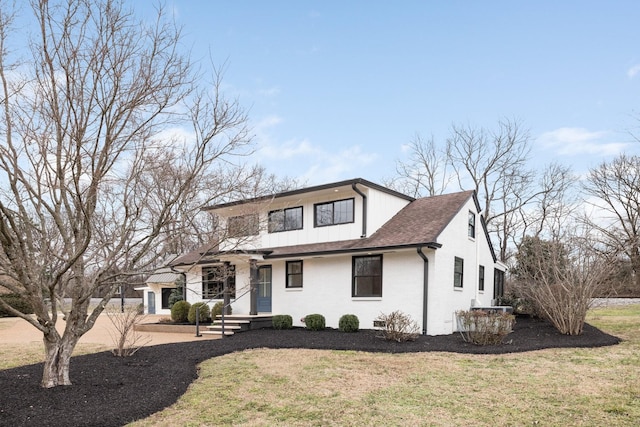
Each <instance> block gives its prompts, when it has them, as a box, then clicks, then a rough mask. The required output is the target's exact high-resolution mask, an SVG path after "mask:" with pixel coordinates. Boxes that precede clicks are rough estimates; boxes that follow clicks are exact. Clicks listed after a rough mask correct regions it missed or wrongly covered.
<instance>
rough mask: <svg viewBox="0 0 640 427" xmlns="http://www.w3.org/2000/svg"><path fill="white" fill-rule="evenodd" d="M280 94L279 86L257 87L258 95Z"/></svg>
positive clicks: (270, 95)
mask: <svg viewBox="0 0 640 427" xmlns="http://www.w3.org/2000/svg"><path fill="white" fill-rule="evenodd" d="M279 94H280V88H279V87H270V88H266V89H259V90H258V95H260V96H264V97H272V96H276V95H279Z"/></svg>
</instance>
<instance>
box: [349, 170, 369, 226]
mask: <svg viewBox="0 0 640 427" xmlns="http://www.w3.org/2000/svg"><path fill="white" fill-rule="evenodd" d="M351 188H353V191H355V192H356V193H358V194H359V195H360V196H362V235H361V236H360V237H361V238H365V237H367V196H366V195H365V194H364V193H363V192H362V191H360V190H359V189H358V187H356V183H355V182H353V183H352V184H351Z"/></svg>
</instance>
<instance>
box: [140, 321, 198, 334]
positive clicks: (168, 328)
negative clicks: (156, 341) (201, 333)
mask: <svg viewBox="0 0 640 427" xmlns="http://www.w3.org/2000/svg"><path fill="white" fill-rule="evenodd" d="M202 326H203V325H202V324H201V325H200V328H202ZM133 329H134V330H135V331H138V332H169V333H177V334H195V333H196V325H185V324H180V325H176V324H171V323H140V324H137V325H134V327H133Z"/></svg>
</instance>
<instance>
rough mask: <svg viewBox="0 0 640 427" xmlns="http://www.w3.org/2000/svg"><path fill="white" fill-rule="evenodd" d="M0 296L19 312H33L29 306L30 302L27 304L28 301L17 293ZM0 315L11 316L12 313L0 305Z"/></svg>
mask: <svg viewBox="0 0 640 427" xmlns="http://www.w3.org/2000/svg"><path fill="white" fill-rule="evenodd" d="M0 298H2V299H3V300H4V302H6V303H7V304H9V305H10V306H11V307H13V308H15V309H16V310H18V311H19V312H21V313H24V314H33V307H31V304H29V302H28V301H27V300H26V299H25V298H24V297H22V296H20V295H19V294H3V295H0ZM0 317H13V314H12V313H9V312H8V311H6V310H4V309H3V308H2V307H0Z"/></svg>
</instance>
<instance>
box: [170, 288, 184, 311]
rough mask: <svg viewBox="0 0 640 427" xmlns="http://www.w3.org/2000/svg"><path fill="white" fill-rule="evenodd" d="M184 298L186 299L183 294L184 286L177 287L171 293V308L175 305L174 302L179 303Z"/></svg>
mask: <svg viewBox="0 0 640 427" xmlns="http://www.w3.org/2000/svg"><path fill="white" fill-rule="evenodd" d="M183 300H184V297H183V295H182V287H179V288H175V289H174V290H172V291H171V293H170V294H169V308H171V307H173V304H175V303H177V302H178V301H183Z"/></svg>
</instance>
